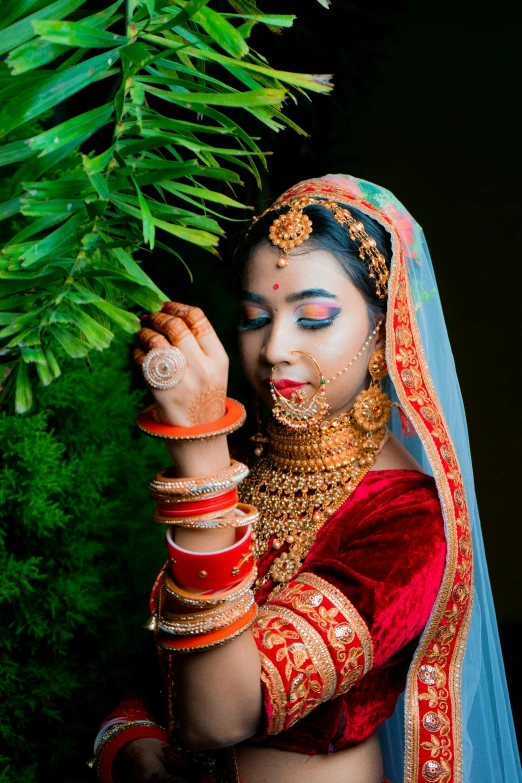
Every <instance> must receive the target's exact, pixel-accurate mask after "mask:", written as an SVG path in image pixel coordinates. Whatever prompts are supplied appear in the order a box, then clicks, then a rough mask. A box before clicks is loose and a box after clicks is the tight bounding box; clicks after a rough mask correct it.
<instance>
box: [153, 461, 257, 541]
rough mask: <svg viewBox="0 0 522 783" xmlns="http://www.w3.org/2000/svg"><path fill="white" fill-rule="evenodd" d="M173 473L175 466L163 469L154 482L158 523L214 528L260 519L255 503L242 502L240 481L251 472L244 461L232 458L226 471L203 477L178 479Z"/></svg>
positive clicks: (242, 525) (249, 522) (245, 523)
mask: <svg viewBox="0 0 522 783" xmlns="http://www.w3.org/2000/svg"><path fill="white" fill-rule="evenodd" d="M173 473H174V469H173V468H167V469H166V470H161V471H160V472H159V473H157V474H156V476H155V477H154V478H153V479H152V481H151V483H150V489H151V492H152V496H153V497H154V498H155V499H156V510H155V512H154V514H153V518H154V520H155V521H156V522H160V523H162V524H166V525H177V526H179V527H191V528H203V529H213V528H222V527H246V526H247V525H251V524H252V523H253V522H254V521H255V520H256V519H257V518H258V512H257V511H256V509H255V508H254V507H253V506H249V505H246V504H244V503H238V499H239V498H238V493H237V487H238V484H239V483H240V482H241V481H242V480H243V479H244V478H245V477H246V476H247V475H248V468H247V466H246V465H243V464H242V463H241V462H236V460H231V462H230V465H229V467H228V468H226V469H225V470H222V471H220V472H219V473H216V474H215V475H213V476H204V477H202V478H177V477H176V476H175V475H173Z"/></svg>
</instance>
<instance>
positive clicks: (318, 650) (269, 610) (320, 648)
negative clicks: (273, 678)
mask: <svg viewBox="0 0 522 783" xmlns="http://www.w3.org/2000/svg"><path fill="white" fill-rule="evenodd" d="M266 615H268V616H269V617H281V618H282V619H283V620H286V622H287V623H291V625H293V626H294V628H295V629H296V631H297V632H298V633H299V635H300V636H301V639H302V640H303V642H304V643H305V645H306V649H307V651H308V654H309V656H310V658H311V659H312V661H313V663H314V666H315V668H316V669H317V672H318V673H319V676H320V677H321V680H322V682H323V692H322V694H321V698H320V699H318V702H319V703H320V702H323V701H328V700H329V699H331V698H332V696H333V695H334V693H335V688H336V685H337V674H336V671H335V666H334V663H333V661H332V658H331V655H330V652H329V650H328V647H327V645H326V644H325V642H324V641H323V639H322V637H321V635H320V634H319V633H318V632H317V631H316V630H315V628H314V627H313V626H312V625H310V623H309V622H308V621H307V620H305V618H304V617H301V616H300V615H298V614H296V613H295V612H293V611H292V610H291V609H287V608H286V606H270V604H265V606H264V607H263V608H262V609H261V612H260V616H261V617H263V616H266Z"/></svg>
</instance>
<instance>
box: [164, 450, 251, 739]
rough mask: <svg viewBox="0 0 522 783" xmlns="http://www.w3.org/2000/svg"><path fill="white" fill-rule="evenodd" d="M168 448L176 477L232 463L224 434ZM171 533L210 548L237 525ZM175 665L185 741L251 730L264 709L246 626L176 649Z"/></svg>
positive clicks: (179, 540)
mask: <svg viewBox="0 0 522 783" xmlns="http://www.w3.org/2000/svg"><path fill="white" fill-rule="evenodd" d="M167 448H168V451H169V454H170V456H171V458H172V460H173V462H174V463H175V465H176V468H177V474H178V476H180V477H189V476H190V477H192V476H194V477H197V476H209V475H212V474H214V473H217V472H218V471H220V470H223V468H226V467H227V466H228V465H229V464H230V455H229V451H228V445H227V440H226V438H225V437H222V438H216V439H215V440H213V441H201V442H194V443H185V444H182V445H179V444H172V443H169V444H168V445H167ZM174 539H175V542H176V544H177V545H178V546H180V547H182V548H183V549H187V550H189V551H192V552H212V551H217V550H220V549H225V548H227V547H229V546H231V545H232V544H233V543H234V540H235V529H234V528H222V529H218V530H198V529H190V528H179V527H178V528H176V529H175V535H174ZM167 607H168V602H167V605H166V608H167ZM175 666H176V670H175V687H176V703H177V706H178V710H179V713H180V719H181V729H182V732H183V736H184V740H185V743H186V744H187V745H189V746H190V747H193V748H195V749H198V748H199V749H203V748H210V747H223V746H226V745H232V744H235V743H237V742H240V741H241V740H243V739H246V738H247V737H249V736H252V734H255V732H256V731H257V728H258V725H259V722H260V720H261V714H262V692H261V681H260V674H261V663H260V658H259V652H258V650H257V647H256V644H255V642H254V639H253V637H252V634H251V633H250V632H246V633H244V634H242V635H241V636H239V637H238V638H237V639H233V640H232V641H230V642H228V643H227V644H224V645H222V646H220V647H216V648H214V649H212V650H208V651H205V652H196V653H191V654H184V655H178V656H176V658H175Z"/></svg>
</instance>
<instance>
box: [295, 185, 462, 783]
mask: <svg viewBox="0 0 522 783" xmlns="http://www.w3.org/2000/svg"><path fill="white" fill-rule="evenodd" d="M305 193H306V194H308V195H310V194H311V193H313V195H315V196H323V197H324V198H332V197H333V198H335V199H336V200H337V201H339V202H340V203H343V204H346V206H348V207H349V206H350V204H352V205H354V206H356V207H357V208H358V209H360V210H361V211H362V212H364V213H365V214H367V215H369V216H370V217H372V218H373V219H375V220H377V221H378V222H379V223H380V224H381V225H382V226H383V227H384V228H385V229H386V231H388V233H389V234H390V235H391V238H392V246H393V263H392V265H391V270H390V280H389V283H388V313H387V321H386V353H387V356H386V359H387V365H388V369H389V373H390V377H391V379H392V381H393V384H394V387H395V390H396V392H397V396H398V398H399V402H400V404H401V406H402V407H403V409H404V411H405V412H406V415H407V416H408V418H409V420H410V421H411V422H412V424H413V425H414V427H415V431H416V433H417V435H418V436H419V438H420V440H421V442H422V445H423V447H424V449H425V452H426V455H427V457H428V460H429V463H430V465H431V468H432V471H433V475H434V478H435V482H436V485H437V490H438V493H439V498H440V502H441V509H442V513H443V517H444V521H445V528H446V541H447V558H446V567H445V570H444V575H443V579H442V584H441V587H440V590H439V594H438V596H437V599H436V601H435V604H434V607H433V610H432V614H431V617H430V619H429V621H428V624H427V626H426V628H425V630H424V633H423V635H422V637H421V639H420V642H419V645H418V648H417V650H416V652H415V655H414V658H413V661H412V663H411V665H410V668H409V672H408V679H407V684H406V694H405V727H406V737H405V740H406V746H405V759H404V783H420V782H421V781H425V780H426V777H425V776H424V774H423V762H424V763H426V761H427V760H429V759H430V758H436V757H437V758H440V759H441V760H440V766H441V769H442V772H441V773H440V774H439V775H438V777H437V778H436V780H437V781H439V783H462V781H463V777H462V767H463V761H462V729H461V705H460V672H461V667H462V660H463V657H464V653H465V648H466V640H467V635H468V631H469V626H470V623H471V613H472V604H473V600H472V596H473V582H472V573H473V568H472V553H471V531H470V527H469V519H468V515H467V504H466V498H465V492H464V487H463V483H462V475H461V472H460V468H459V465H458V461H457V458H456V455H455V449H454V446H453V442H452V439H451V436H450V435H449V430H448V427H447V424H446V421H445V418H444V414H443V411H442V409H441V405H440V403H439V400H438V397H437V394H436V392H435V389H434V386H433V382H432V379H431V375H430V372H429V368H428V365H427V362H426V358H425V355H424V350H423V346H422V340H421V337H420V332H419V328H418V324H417V319H416V315H415V307H414V303H413V297H412V294H411V289H410V281H409V275H408V271H407V267H406V262H405V259H404V255H403V248H402V243H401V239H400V237H399V234H398V233H397V230H396V229H395V226H394V225H393V223H392V221H391V220H390V219H389V218H388V217H387V216H386V215H385V214H383V213H381V212H380V211H379V210H378V209H377V208H376V207H374V206H373V205H372V204H371V203H369V202H368V201H366V200H365V199H364V198H361V197H360V196H355V195H353V194H352V193H351V192H350V191H349V190H344V189H343V188H342V187H340V186H339V185H338V184H334V182H333V181H331V180H328V179H317V180H307V181H304V182H301V183H299V184H298V185H297V186H296V187H294V188H291V189H290V190H289V191H287V193H285V194H284V197H283V199H282V203H284V201H285V200H287V199H289V198H294V197H295V196H297V195H301V194H305ZM401 286H402V288H401ZM404 294H405V298H406V303H407V305H406V308H405V310H404V312H405V313H406V315H407V317H408V319H409V327H410V330H411V331H410V333H411V337H412V345H413V346H414V356H415V363H416V364H417V375H418V380H419V382H420V385H421V386H422V390H423V391H424V392H425V398H426V401H427V402H428V404H429V405H428V409H429V412H430V414H433V418H435V419H436V423H437V426H436V427H434V426H433V427H431V429H430V427H429V426H427V423H426V420H425V419H426V418H427V417H426V416H425V417H424V418H423V416H422V415H421V412H420V410H419V411H417V410H416V408H415V407H414V405H413V404H412V402H411V401H410V398H409V396H408V389H407V387H406V385H405V383H404V382H403V379H402V377H401V370H400V368H399V359H398V357H397V349H398V346H397V342H398V341H397V335H396V332H395V315H396V313H397V312H398V311H397V310H396V308H398V307H400V306H401V296H402V297H403V298H404ZM425 411H426V413H427V412H428V411H427V409H426V408H425ZM428 421H429V419H428ZM437 439H438V441H439V446H437V442H436V441H437ZM443 444H444V446H446V447H447V450H448V451H449V453H451V454H452V455H453V457H452V460H451V465H450V464H449V460H448V459H446V456H445V455H443V454H442V445H443ZM443 456H444V459H443V458H442V457H443ZM450 482H451V484H453V487H454V488H453V491H452V488H451V484H450ZM457 495H458V501H457ZM466 538H467V543H466V548H467V550H469V552H467V553H466V556H465V557H463V556H462V555H463V552H462V545H463V543H464V540H465V539H466ZM459 585H464V586H465V589H466V590H467V596H468V597H467V598H465V599H463V600H462V601H461V604H462V611H461V608H460V607H457V609H458V611H457V615H458V619H457V620H456V623H455V626H454V627H455V629H456V635H453V636H452V640H453V641H454V644H453V646H452V645H451V641H450V643H448V644H446V645H444V644H443V645H442V647H445V649H446V650H447V652H445V653H444V654H442V655H439V654H438V653H439V652H441V648H440V647H439V645H437V644H436V643H435V641H436V639H435V635H436V634H437V632H441V631H442V632H447V631H448V627H449V626H448V623H449V621H448V622H446V621H445V617H446V615H448V614H449V615H452V614H455V607H456V604H455V600H456V599H453V606H452V596H453V595H454V590H455V589H456V588H458V586H459ZM430 661H431V662H433V663H434V665H433V666H432V665H431V663H430ZM437 661H438V662H437ZM441 664H444V665H441ZM421 666H429V667H430V669H432V670H433V671H434V673H435V674H434V676H435V678H436V683H435V684H436V686H437V687H436V688H432V691H433V695H434V697H435V698H436V700H437V701H439V696H440V695H441V694H443V698H442V696H441V697H440V701H441V703H442V706H443V707H445V709H446V713H445V712H444V709H443V714H444V716H445V721H446V722H447V723H448V725H449V726H450V731H449V732H448V733H449V734H450V735H451V740H450V745H451V747H450V746H449V745H448V744H446V746H445V747H444V749H442V750H440V751H439V750H437V749H436V748H435V747H434V746H433V744H432V743H430V742H424V743H422V745H421V742H420V732H421V727H420V713H421V704H422V699H423V698H424V699H426V698H427V697H428V696H429V694H425V693H423V694H419V674H421V673H422V672H421ZM446 669H447V672H446ZM447 681H448V682H447ZM446 683H447V684H448V688H447V689H446V688H445V685H446ZM428 690H429V689H428ZM447 713H449V714H447ZM432 739H433V738H432ZM433 753H435V755H433ZM432 780H433V778H432Z"/></svg>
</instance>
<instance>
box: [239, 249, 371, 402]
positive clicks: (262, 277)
mask: <svg viewBox="0 0 522 783" xmlns="http://www.w3.org/2000/svg"><path fill="white" fill-rule="evenodd" d="M279 256H280V251H279V250H278V249H277V248H275V247H274V246H273V245H271V244H265V245H261V246H259V247H257V248H255V249H254V250H253V252H252V254H251V256H250V258H249V260H248V262H247V264H246V268H245V274H244V278H243V288H244V290H243V294H242V299H241V309H242V316H241V324H240V326H239V349H240V353H241V360H242V363H243V368H244V370H245V373H246V376H247V378H248V380H249V381H250V383H251V384H252V386H253V387H254V389H255V391H256V392H257V393H258V394H259V396H260V397H261V399H262V400H263V401H264V402H265V403H266V404H267V405H269V406H270V407H273V401H272V398H271V396H270V390H269V388H268V379H269V378H270V375H271V371H272V367H273V366H274V365H277V366H276V368H275V370H274V381H275V382H276V387H277V388H278V391H279V392H281V393H282V394H284V396H287V397H289V396H290V394H291V393H292V392H294V391H296V390H297V389H300V390H301V391H302V392H304V393H306V395H307V396H308V397H310V396H311V395H312V394H313V393H314V392H315V391H317V389H318V387H319V380H320V378H319V375H318V372H317V370H316V368H315V366H314V364H313V362H312V361H311V360H310V358H309V357H308V356H304V355H303V354H301V353H293V351H306V353H309V354H311V355H312V356H313V357H314V359H315V360H316V361H317V362H318V364H319V366H320V368H321V371H322V373H323V375H324V377H325V378H326V379H329V378H331V377H332V376H333V375H335V374H336V373H337V372H339V371H340V370H342V369H343V368H344V367H346V365H347V364H348V363H349V362H350V361H351V360H352V359H353V357H354V356H355V355H356V354H357V353H358V351H360V349H361V347H362V345H363V344H364V342H365V340H366V339H367V338H368V336H369V334H370V331H371V329H370V321H369V318H368V313H367V309H366V303H365V300H364V298H363V296H362V294H361V293H360V292H359V291H358V290H357V288H356V287H355V286H354V285H353V283H351V282H350V280H349V279H348V278H347V276H346V275H345V274H344V272H343V270H342V269H341V267H340V266H339V263H338V262H337V261H336V259H335V258H334V256H333V255H332V254H331V253H329V252H328V251H326V250H313V249H311V250H310V251H303V249H302V248H300V249H299V250H296V251H292V252H290V254H289V264H288V266H287V267H286V268H284V269H279V268H277V267H276V262H277V259H278V258H279ZM376 347H382V346H381V338H380V333H379V335H376V336H375V337H374V338H373V341H372V343H371V344H370V345H369V346H368V348H367V349H366V351H365V352H364V353H363V354H362V356H361V357H360V358H359V359H358V360H357V361H356V362H355V363H354V364H353V365H352V367H350V368H349V369H348V370H347V371H346V372H345V373H343V375H342V376H341V377H340V378H337V379H336V380H335V381H333V382H332V383H329V384H327V386H326V399H327V402H328V403H329V405H330V406H331V411H330V414H329V416H330V417H333V416H336V415H338V414H339V413H340V412H341V411H343V410H346V409H348V408H350V407H351V406H352V405H353V403H354V401H355V398H356V396H357V395H358V394H359V392H360V391H361V390H362V389H363V388H364V386H365V383H366V377H367V368H368V359H369V358H370V356H371V354H372V353H373V351H374V350H375V348H376ZM296 384H302V385H296Z"/></svg>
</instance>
